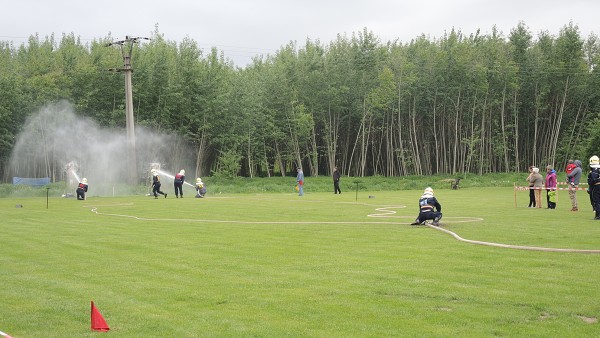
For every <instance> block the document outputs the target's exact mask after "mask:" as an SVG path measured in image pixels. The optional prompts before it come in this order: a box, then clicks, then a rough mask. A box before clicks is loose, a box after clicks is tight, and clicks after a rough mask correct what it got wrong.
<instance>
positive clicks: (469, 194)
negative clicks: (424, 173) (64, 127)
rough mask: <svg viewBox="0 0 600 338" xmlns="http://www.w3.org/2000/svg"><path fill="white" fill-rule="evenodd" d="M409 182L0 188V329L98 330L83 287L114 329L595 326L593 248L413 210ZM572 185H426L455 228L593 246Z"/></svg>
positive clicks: (149, 332)
mask: <svg viewBox="0 0 600 338" xmlns="http://www.w3.org/2000/svg"><path fill="white" fill-rule="evenodd" d="M167 192H169V193H170V191H167ZM421 192H422V191H421V190H403V191H359V193H358V195H356V194H355V192H353V191H346V192H345V193H343V194H342V195H334V194H333V193H325V192H318V193H314V192H311V191H308V190H307V191H306V195H305V196H303V197H298V196H296V195H295V194H293V193H261V194H225V193H223V194H212V195H211V194H209V196H208V197H207V198H205V199H202V200H200V199H194V198H191V194H188V196H189V197H187V196H186V198H184V199H175V198H172V196H169V198H167V199H163V198H160V199H157V200H155V199H153V198H151V197H147V196H130V197H94V196H90V197H89V198H88V200H86V201H77V200H75V199H73V198H58V197H50V198H49V199H48V200H46V198H45V197H9V198H0V211H1V213H0V217H1V218H2V220H1V221H0V271H1V273H0V304H1V305H0V331H4V332H6V333H8V334H10V335H12V336H13V337H15V338H20V337H87V336H96V335H98V334H99V333H96V332H93V331H91V330H90V301H91V300H93V301H94V302H95V305H96V306H97V307H98V309H99V310H100V312H101V313H102V315H103V317H104V319H105V320H106V321H107V323H108V325H109V326H110V328H111V330H110V332H109V333H106V334H107V335H110V336H115V337H150V336H162V337H199V336H209V337H210V336H219V337H222V336H226V337H247V336H252V337H280V336H291V337H305V336H311V337H365V336H366V337H389V336H403V337H485V336H499V337H525V336H526V337H593V336H596V337H597V336H598V332H600V331H599V329H598V325H599V324H598V323H597V318H598V317H600V302H599V301H598V300H599V299H600V288H598V276H600V254H584V253H561V252H543V251H527V250H515V249H506V248H498V247H489V246H483V245H474V244H468V243H464V242H461V241H458V240H456V239H455V238H453V237H452V236H450V235H448V234H446V233H443V232H441V231H438V230H436V229H433V228H430V227H426V226H417V227H415V226H410V225H408V224H409V223H410V222H412V221H413V220H414V218H415V216H416V215H417V206H416V204H417V200H418V198H419V196H420V194H421ZM370 196H371V197H370ZM578 196H579V200H580V205H581V207H580V210H581V211H579V212H576V213H573V212H569V211H568V210H569V209H570V202H569V200H568V197H567V194H566V192H561V193H560V195H559V200H558V208H557V209H556V210H546V209H529V208H526V205H527V201H528V197H527V192H518V207H517V208H515V207H514V197H513V189H512V188H509V187H500V188H463V189H460V190H449V189H436V197H438V199H439V200H440V202H441V203H442V206H443V213H444V218H443V219H442V222H441V223H442V224H443V228H444V229H448V230H451V231H453V232H455V233H456V234H458V235H459V236H461V237H463V238H465V239H471V240H478V241H488V242H495V243H503V244H512V245H524V246H536V247H550V248H570V249H596V250H600V222H598V221H594V220H592V218H593V215H592V211H591V207H590V206H589V200H588V195H587V194H586V193H585V192H579V193H578ZM47 203H48V204H47ZM17 204H20V205H22V206H23V207H22V208H17V207H15V206H16V205H17Z"/></svg>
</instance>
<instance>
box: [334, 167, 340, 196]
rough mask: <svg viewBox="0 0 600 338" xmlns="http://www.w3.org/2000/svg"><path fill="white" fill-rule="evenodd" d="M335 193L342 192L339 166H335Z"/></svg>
mask: <svg viewBox="0 0 600 338" xmlns="http://www.w3.org/2000/svg"><path fill="white" fill-rule="evenodd" d="M333 193H334V194H337V193H340V194H341V193H342V191H341V190H340V172H339V171H338V168H337V167H334V168H333Z"/></svg>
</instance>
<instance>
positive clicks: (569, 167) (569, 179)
mask: <svg viewBox="0 0 600 338" xmlns="http://www.w3.org/2000/svg"><path fill="white" fill-rule="evenodd" d="M575 168H577V165H576V164H575V161H573V160H569V162H568V163H567V168H565V172H566V173H567V183H568V184H570V185H573V175H571V173H572V172H573V170H575Z"/></svg>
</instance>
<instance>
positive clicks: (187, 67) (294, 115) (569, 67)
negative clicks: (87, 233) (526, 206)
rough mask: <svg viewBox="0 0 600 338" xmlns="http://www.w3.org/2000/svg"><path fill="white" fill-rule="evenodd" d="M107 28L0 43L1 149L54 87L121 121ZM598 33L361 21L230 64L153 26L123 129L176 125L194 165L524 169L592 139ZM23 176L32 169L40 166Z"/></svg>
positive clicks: (578, 151)
mask: <svg viewBox="0 0 600 338" xmlns="http://www.w3.org/2000/svg"><path fill="white" fill-rule="evenodd" d="M110 41H111V37H110V36H108V37H105V38H102V39H98V40H94V41H92V42H91V43H86V44H84V43H82V42H81V41H80V40H79V38H77V37H76V36H75V35H74V34H67V35H63V36H62V37H61V38H60V39H59V40H57V39H56V37H55V36H49V37H45V38H40V37H39V36H31V37H30V38H29V41H28V42H27V43H26V44H23V45H20V46H14V45H12V44H10V43H8V42H0V98H1V100H0V159H1V160H2V164H3V165H2V168H0V170H2V178H3V179H4V180H5V181H6V180H8V178H9V177H10V175H11V172H10V171H11V170H10V168H9V165H8V158H9V155H10V152H11V150H12V148H13V146H14V144H15V140H16V137H17V135H18V134H19V131H20V129H21V128H22V126H23V124H24V121H25V120H26V118H27V117H28V116H29V115H31V114H32V113H33V112H35V111H36V110H38V109H39V108H40V107H42V106H44V105H46V104H49V103H53V102H57V101H59V100H62V99H66V100H68V101H69V102H71V103H72V104H73V105H74V107H75V108H76V111H77V112H78V114H81V115H82V116H86V117H89V118H92V119H94V120H95V121H97V122H98V123H99V124H100V125H102V126H104V127H107V128H116V129H118V128H124V125H125V96H124V89H123V78H122V77H121V76H119V75H117V74H114V73H111V72H108V71H107V69H109V68H114V67H115V66H118V65H120V64H122V62H123V61H122V56H121V54H120V52H119V50H118V49H115V48H107V47H106V44H107V43H108V42H110ZM599 57H600V41H599V40H598V38H597V36H595V35H594V34H592V35H590V36H589V37H586V38H584V37H582V36H581V35H580V33H579V29H578V27H577V26H576V25H573V24H572V23H569V24H567V25H565V26H564V27H563V28H562V29H561V30H560V33H559V34H558V36H552V35H550V34H549V33H547V32H541V33H539V34H538V36H537V37H536V38H534V37H533V35H532V33H531V32H530V31H528V29H527V28H526V26H525V24H524V23H521V24H519V25H518V26H517V27H515V28H514V29H512V30H511V31H510V33H509V34H508V36H504V35H503V34H501V33H500V32H498V31H497V30H496V29H492V32H491V34H489V35H480V34H479V32H477V33H475V34H471V35H468V36H466V35H464V34H462V33H461V32H460V31H455V30H452V31H450V32H449V33H447V34H445V35H444V36H443V37H442V38H439V39H434V40H432V39H428V38H426V37H425V36H419V37H417V38H415V39H413V40H412V41H410V42H408V43H401V42H398V41H391V42H387V43H382V42H381V41H380V40H379V38H378V37H377V36H376V35H374V34H373V33H372V32H370V31H368V30H367V29H364V30H363V31H360V32H357V33H354V34H352V36H351V37H347V36H342V35H339V36H338V37H337V38H336V39H335V40H334V41H331V42H329V43H328V44H323V43H321V42H320V41H310V40H307V41H306V42H305V43H304V44H303V45H299V44H297V43H295V42H290V43H289V44H288V45H286V46H282V47H281V48H280V49H279V50H278V51H277V52H276V53H275V54H274V55H267V56H260V57H256V58H255V59H254V60H253V62H252V63H251V64H249V65H248V66H246V67H245V68H239V67H235V66H234V65H233V63H232V62H231V61H230V60H228V59H226V58H225V57H224V55H223V53H222V52H219V51H218V50H216V49H213V50H211V51H209V52H208V53H205V51H203V50H202V49H200V48H199V46H198V44H197V43H196V42H195V41H193V40H191V39H184V40H183V41H181V42H178V43H177V42H172V41H168V40H165V39H164V37H163V36H162V35H161V34H160V33H159V32H158V29H156V30H155V32H154V34H153V36H152V40H151V41H150V42H148V43H143V44H138V45H136V46H135V49H134V58H133V68H134V73H133V89H134V92H133V97H134V114H135V119H136V124H137V125H142V126H145V127H146V128H149V129H151V130H155V131H157V132H169V133H174V134H176V135H179V137H178V142H181V143H182V144H186V145H188V146H187V147H181V149H184V150H182V151H181V153H176V154H173V156H174V159H173V161H178V158H179V157H186V158H194V159H195V165H196V174H197V175H202V176H205V175H208V174H210V173H226V174H231V175H242V176H249V177H252V176H270V175H286V173H291V172H293V168H295V166H297V165H298V164H301V165H302V166H303V167H304V168H305V169H304V171H305V172H306V173H308V174H310V175H319V174H321V175H323V174H329V173H330V172H331V171H332V168H333V167H334V166H336V165H337V166H338V167H339V168H340V170H341V171H342V173H344V174H346V175H352V176H366V175H383V176H399V175H408V174H438V173H440V174H457V173H462V172H471V173H490V172H509V171H522V170H525V168H526V167H527V166H528V165H530V164H536V165H540V166H543V165H545V164H555V165H557V166H562V165H563V164H564V163H565V162H566V160H567V159H568V158H580V159H582V160H584V162H585V159H586V158H587V157H589V156H590V155H591V153H592V152H595V153H597V152H598V151H600V147H599V146H600V127H599V126H600V124H599V123H598V122H599V119H598V117H599V112H600V96H599V90H598V88H600V77H599V75H598V74H599V73H598V68H597V64H598V60H599ZM48 158H49V159H48V161H47V164H46V168H44V166H40V167H39V168H35V172H33V173H30V176H34V175H36V176H38V177H40V176H46V172H47V170H48V166H49V164H48V163H50V162H52V154H49V155H48Z"/></svg>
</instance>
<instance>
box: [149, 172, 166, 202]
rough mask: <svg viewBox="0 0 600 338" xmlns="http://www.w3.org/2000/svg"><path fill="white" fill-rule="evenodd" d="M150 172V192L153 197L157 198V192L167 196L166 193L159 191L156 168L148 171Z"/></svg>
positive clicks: (159, 184)
mask: <svg viewBox="0 0 600 338" xmlns="http://www.w3.org/2000/svg"><path fill="white" fill-rule="evenodd" d="M150 172H151V173H152V194H153V195H154V199H157V198H158V194H161V195H164V196H165V198H167V194H165V193H164V192H162V191H160V186H161V185H162V184H161V183H160V176H158V171H157V170H156V169H152V170H151V171H150Z"/></svg>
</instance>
